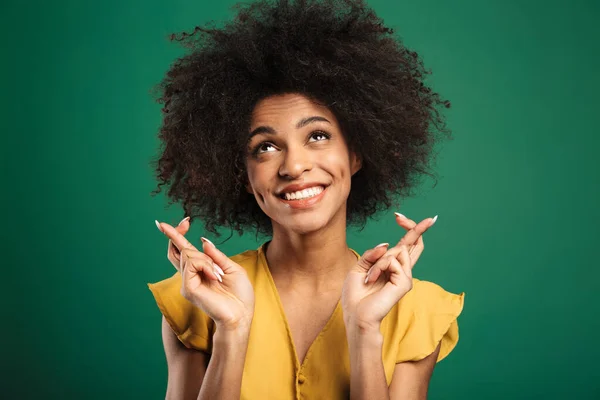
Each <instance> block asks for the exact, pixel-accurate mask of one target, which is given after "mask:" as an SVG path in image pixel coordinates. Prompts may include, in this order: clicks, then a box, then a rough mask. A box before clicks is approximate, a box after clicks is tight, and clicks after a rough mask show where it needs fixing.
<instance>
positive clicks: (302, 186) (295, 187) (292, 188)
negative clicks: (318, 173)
mask: <svg viewBox="0 0 600 400" xmlns="http://www.w3.org/2000/svg"><path fill="white" fill-rule="evenodd" d="M315 186H323V187H327V185H325V184H324V183H318V182H307V183H295V184H292V185H288V186H286V187H284V188H283V189H281V190H280V191H279V192H278V194H279V195H282V194H284V193H290V192H298V191H300V190H303V189H307V188H311V187H315Z"/></svg>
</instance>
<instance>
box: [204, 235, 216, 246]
mask: <svg viewBox="0 0 600 400" xmlns="http://www.w3.org/2000/svg"><path fill="white" fill-rule="evenodd" d="M200 239H201V240H202V241H203V242H208V243H210V244H212V245H213V247H217V246H215V244H214V243H213V242H211V241H210V240H208V239H207V238H205V237H201V238H200Z"/></svg>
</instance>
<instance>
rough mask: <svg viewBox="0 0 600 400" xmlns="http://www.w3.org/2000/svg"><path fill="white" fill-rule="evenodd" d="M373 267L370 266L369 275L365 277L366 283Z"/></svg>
mask: <svg viewBox="0 0 600 400" xmlns="http://www.w3.org/2000/svg"><path fill="white" fill-rule="evenodd" d="M372 269H373V267H371V268H369V270H368V271H367V277H366V278H365V283H367V281H368V280H369V275H371V270H372Z"/></svg>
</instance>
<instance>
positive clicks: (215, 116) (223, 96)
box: [152, 0, 450, 236]
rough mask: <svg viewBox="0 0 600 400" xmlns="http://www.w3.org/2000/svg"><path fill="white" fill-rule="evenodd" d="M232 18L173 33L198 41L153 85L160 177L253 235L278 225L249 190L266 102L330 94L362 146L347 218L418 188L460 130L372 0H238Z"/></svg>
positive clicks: (191, 202)
mask: <svg viewBox="0 0 600 400" xmlns="http://www.w3.org/2000/svg"><path fill="white" fill-rule="evenodd" d="M234 8H235V9H236V10H237V14H236V16H235V17H234V18H233V20H232V21H229V22H228V23H226V24H225V25H224V26H223V27H221V28H217V27H215V25H214V24H212V23H211V24H209V25H207V26H205V27H196V28H195V29H194V31H193V32H191V33H185V32H184V33H181V34H172V35H171V36H170V40H171V41H178V42H180V43H181V44H182V46H183V47H184V48H186V49H189V50H191V51H189V52H186V55H184V56H183V57H181V58H178V59H177V60H176V61H175V62H174V63H173V64H172V66H171V67H170V69H169V70H168V71H167V73H166V76H165V77H164V78H163V80H162V81H161V82H160V84H158V85H157V86H156V87H155V88H154V89H155V90H157V91H158V94H157V95H156V98H157V101H158V102H159V103H160V104H163V105H164V106H163V108H162V114H163V121H162V125H161V127H160V131H159V138H160V140H161V155H160V157H159V158H158V159H157V160H154V161H153V166H154V167H155V171H156V174H157V177H158V179H159V183H158V187H157V189H155V190H154V191H153V192H152V194H153V195H154V194H157V193H159V192H160V191H161V186H162V185H165V184H167V183H171V186H170V188H169V191H168V196H169V198H170V199H171V203H173V202H177V201H182V204H183V208H184V211H185V215H189V216H190V217H191V218H192V219H193V218H196V217H198V218H200V220H201V221H203V222H204V225H205V228H206V230H207V231H208V232H211V233H213V234H215V235H216V236H220V234H219V233H218V232H217V228H218V227H227V228H230V229H231V232H232V233H233V231H234V230H235V231H237V232H238V234H240V235H242V234H243V233H244V230H247V229H252V230H254V231H255V232H256V234H257V235H258V234H264V235H267V236H270V235H271V234H272V226H271V221H270V219H269V217H268V216H267V215H265V214H264V213H263V211H262V210H261V209H260V207H259V206H258V204H257V202H256V200H255V199H254V197H253V195H252V194H250V193H248V192H247V191H246V190H245V185H246V183H247V179H248V178H247V171H246V156H247V155H246V154H247V152H246V146H247V141H248V134H249V127H250V117H251V113H252V110H253V109H254V106H255V105H256V103H257V102H258V101H259V100H261V99H263V98H265V97H268V96H270V95H276V94H284V93H298V94H302V95H304V96H306V97H308V98H310V99H311V100H313V101H315V102H318V103H319V104H323V105H325V106H327V107H328V108H329V109H330V110H331V111H332V112H333V114H334V115H335V116H336V118H337V119H338V122H339V124H340V127H341V128H342V131H343V134H344V136H345V138H346V140H347V142H348V146H349V149H350V150H351V151H354V152H356V153H357V154H358V155H359V156H360V157H361V158H362V169H361V170H360V171H359V172H357V173H356V174H355V175H354V176H353V177H352V182H351V191H350V195H349V197H348V201H347V224H348V225H355V226H356V225H360V227H361V228H363V227H364V225H365V223H366V220H367V218H368V217H370V216H372V215H374V214H376V213H377V212H379V211H383V210H385V209H389V208H390V207H391V206H392V205H394V204H395V203H394V199H395V198H397V197H403V196H410V195H411V194H412V193H411V191H412V189H413V188H415V186H416V185H417V184H418V183H419V182H418V179H417V178H419V176H420V175H421V174H426V175H430V176H433V177H435V176H434V175H432V174H431V173H430V172H429V171H428V164H429V162H430V159H431V158H432V153H433V148H434V144H435V143H436V142H437V139H438V137H439V136H440V135H439V134H442V133H443V134H447V135H448V136H449V135H450V131H449V130H448V129H447V127H446V125H445V123H444V120H443V118H442V116H441V114H440V109H441V108H443V107H446V108H448V107H450V103H449V102H448V101H445V100H442V99H441V98H440V96H439V95H438V94H437V93H435V92H433V91H432V90H431V89H430V88H429V87H428V86H426V85H425V84H424V78H425V76H426V75H427V74H429V73H430V72H429V71H427V70H425V69H424V67H423V62H422V60H421V59H420V58H419V56H418V54H417V53H416V52H414V51H411V50H409V49H407V48H406V47H404V45H403V44H402V42H401V40H400V39H398V38H396V37H394V35H393V34H394V31H393V29H391V28H389V27H386V26H384V25H383V20H382V19H381V18H379V17H378V16H377V15H376V14H375V13H374V11H373V10H372V9H371V8H369V7H368V6H367V5H366V4H365V3H364V1H362V0H322V1H313V0H296V1H289V0H275V1H265V0H259V1H256V2H253V3H251V4H238V5H237V6H235V7H234Z"/></svg>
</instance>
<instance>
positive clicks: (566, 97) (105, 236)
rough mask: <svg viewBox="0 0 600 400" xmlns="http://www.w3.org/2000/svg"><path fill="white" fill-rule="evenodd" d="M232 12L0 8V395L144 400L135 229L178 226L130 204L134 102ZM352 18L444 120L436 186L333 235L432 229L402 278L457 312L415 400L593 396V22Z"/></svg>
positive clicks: (532, 12)
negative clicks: (426, 222)
mask: <svg viewBox="0 0 600 400" xmlns="http://www.w3.org/2000/svg"><path fill="white" fill-rule="evenodd" d="M232 4H233V2H232V1H227V2H222V3H220V2H217V1H210V2H208V1H169V2H167V1H164V2H162V1H141V0H135V1H134V0H130V1H116V0H104V1H93V2H92V1H87V2H86V1H83V2H82V1H62V2H39V1H38V2H35V1H33V2H17V1H8V2H7V1H4V2H2V5H1V6H0V15H1V16H0V22H1V23H0V30H1V34H2V39H1V40H2V49H3V61H2V66H0V68H1V69H2V74H1V76H2V78H1V85H2V86H1V89H2V104H1V111H0V112H1V113H2V146H1V147H2V150H1V153H0V154H1V155H2V165H1V170H2V175H3V177H2V183H3V189H2V196H1V198H2V205H3V210H4V212H3V216H2V222H3V224H2V227H3V229H2V230H1V235H2V244H3V247H2V250H3V255H4V257H3V262H2V264H3V265H2V278H3V279H2V285H3V287H2V290H1V291H0V293H1V296H2V297H1V299H0V300H2V304H3V305H4V306H5V307H4V310H3V311H4V312H3V315H4V317H3V324H2V331H3V337H4V346H3V351H2V371H1V375H0V376H1V379H2V388H1V389H0V390H2V391H4V393H2V394H1V395H0V397H3V398H11V399H12V398H15V399H17V398H22V399H30V398H57V399H58V398H81V399H83V398H85V399H108V398H112V399H116V398H123V399H126V398H144V399H160V398H164V393H165V387H166V376H167V375H166V374H167V369H166V361H165V359H164V353H163V349H162V342H161V336H160V312H159V311H158V308H157V307H156V305H155V303H154V299H153V298H152V295H151V293H150V291H149V290H148V288H147V286H146V283H147V282H154V281H158V280H161V279H163V278H166V277H168V276H170V275H171V274H172V273H173V272H174V269H173V267H172V266H171V265H170V264H169V262H168V260H167V259H166V244H167V241H166V239H165V237H164V236H163V235H162V234H161V233H160V232H158V231H157V229H156V227H155V226H154V219H158V220H161V221H166V222H170V223H173V224H175V223H177V222H178V221H179V220H180V219H181V218H182V217H183V215H182V213H181V208H180V207H179V206H178V205H173V206H171V207H167V200H166V198H165V197H164V193H162V194H161V195H159V196H155V197H152V196H150V192H151V191H152V190H153V189H154V188H155V181H154V177H153V173H152V172H153V171H152V169H151V167H150V160H151V159H152V158H153V157H154V156H155V155H156V152H157V149H158V140H157V138H156V132H157V129H158V126H159V124H160V112H159V110H160V106H159V105H158V104H156V103H154V101H153V99H152V97H151V96H150V94H149V91H150V89H151V88H152V86H153V85H154V84H156V83H157V82H158V81H159V80H160V79H161V77H162V75H163V74H164V72H165V71H166V69H167V68H168V66H169V65H170V63H171V62H172V61H173V60H174V58H175V57H177V56H179V55H181V54H182V53H183V50H182V49H181V48H180V47H179V46H177V45H176V44H171V43H169V42H168V40H167V39H166V36H167V35H168V34H169V33H172V32H179V31H182V30H188V31H189V30H191V29H192V28H193V27H194V26H195V25H198V24H203V23H205V22H208V21H209V20H213V19H214V20H222V19H225V18H230V17H231V15H232V13H231V11H230V10H229V6H230V5H232ZM370 4H371V5H372V6H373V7H374V8H375V10H376V11H377V12H378V14H379V15H381V16H382V17H383V18H384V20H385V22H386V23H387V24H388V25H391V26H393V27H395V28H396V29H397V32H398V34H399V35H400V36H401V37H402V38H403V40H404V41H405V43H406V44H407V45H408V46H409V47H411V48H413V49H415V50H417V51H418V52H419V53H420V54H421V55H422V57H423V59H424V61H425V64H426V66H427V67H429V68H431V69H432V71H433V75H432V78H431V82H432V84H433V86H434V88H435V89H436V90H438V91H440V92H441V93H442V94H443V96H444V97H446V98H448V99H450V100H451V101H452V104H453V108H452V109H451V110H450V112H449V113H448V123H449V126H450V128H451V129H452V130H453V132H454V137H455V139H454V140H453V141H448V142H446V144H445V145H444V147H443V149H440V150H441V153H440V156H439V158H438V161H437V163H436V164H435V168H436V170H437V171H438V173H439V177H440V179H439V183H438V185H437V186H435V187H434V186H433V181H431V180H429V181H427V182H426V183H425V184H424V185H423V187H422V190H421V191H420V194H419V196H418V197H414V198H411V199H407V200H406V201H404V202H403V204H402V207H401V208H400V209H398V210H390V211H389V212H388V213H385V214H383V215H382V216H381V218H380V219H379V220H377V221H372V222H370V223H369V225H368V226H367V228H366V229H365V230H364V231H363V232H360V233H357V232H351V234H350V235H349V243H350V245H351V246H352V247H353V248H355V249H356V250H357V251H359V252H362V251H364V250H365V249H366V248H367V247H369V246H372V245H374V244H377V243H380V242H383V241H389V242H394V241H396V240H398V239H399V238H400V236H401V235H402V234H403V229H402V228H400V227H398V226H396V225H395V222H394V217H393V211H400V212H402V213H404V214H406V215H407V216H408V217H410V218H412V219H416V220H421V219H423V218H426V217H430V216H434V215H436V214H439V220H438V221H437V223H436V225H435V227H434V228H432V229H431V230H430V231H429V232H427V234H426V237H425V243H426V250H425V252H424V253H423V256H422V257H421V260H420V261H419V264H418V265H417V268H416V269H415V272H414V274H415V277H417V278H420V279H426V280H432V281H434V282H436V283H438V284H440V285H441V286H443V287H444V288H445V289H446V290H448V291H451V292H454V293H460V292H462V291H464V292H466V298H465V308H464V311H463V314H462V315H461V316H460V318H459V327H460V341H459V344H458V346H457V347H456V349H455V350H454V351H453V352H452V353H451V354H450V356H449V357H448V358H447V359H445V360H444V361H442V362H441V363H439V364H438V365H437V367H436V370H435V372H434V375H433V379H432V382H431V386H430V399H507V398H510V399H552V398H555V399H565V398H569V399H593V398H596V399H597V398H600V383H599V382H600V368H598V366H597V365H596V363H595V361H596V360H597V359H598V357H599V356H600V350H599V349H598V337H599V334H598V332H599V328H600V323H599V322H598V317H599V316H600V302H599V301H598V298H597V295H596V293H597V287H598V284H597V281H598V280H599V279H600V273H599V272H598V266H599V265H598V261H597V259H596V254H597V252H596V251H595V249H596V248H597V239H598V235H597V231H598V223H599V222H600V218H599V211H598V208H597V207H596V206H597V203H598V197H599V196H598V187H599V182H598V170H599V168H598V164H599V163H598V156H597V155H596V154H594V152H595V151H597V150H598V146H599V145H600V139H599V135H598V133H599V132H598V127H597V126H598V125H597V115H598V108H599V107H598V106H599V101H598V89H599V88H600V87H599V86H600V85H599V83H600V79H599V78H598V71H599V70H600V56H599V54H600V52H599V51H598V50H599V47H598V39H599V38H600V28H599V25H598V24H597V21H598V19H599V18H600V12H599V11H600V6H599V3H598V2H595V1H591V0H590V1H574V2H566V1H563V2H557V1H516V0H512V1H499V0H496V1H485V2H482V1H475V0H472V1H445V0H430V1H420V2H397V1H391V0H390V1H383V0H380V1H374V0H373V1H370ZM594 171H596V172H594ZM225 233H227V232H225ZM202 234H203V231H202V227H201V226H200V225H199V223H196V224H195V225H194V226H193V227H192V229H191V232H190V234H189V235H188V237H189V239H190V240H191V241H192V242H196V243H197V242H198V240H199V237H200V236H201V235H202ZM225 237H226V236H225ZM258 244H260V243H259V242H256V241H255V238H254V235H252V234H248V235H247V236H245V237H243V238H239V237H237V235H234V237H233V238H232V239H231V240H230V241H228V242H227V243H225V244H222V245H221V246H220V247H221V249H223V250H224V251H225V252H226V253H227V254H230V255H233V254H236V253H239V252H241V251H243V250H245V249H247V248H255V247H257V246H258Z"/></svg>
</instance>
